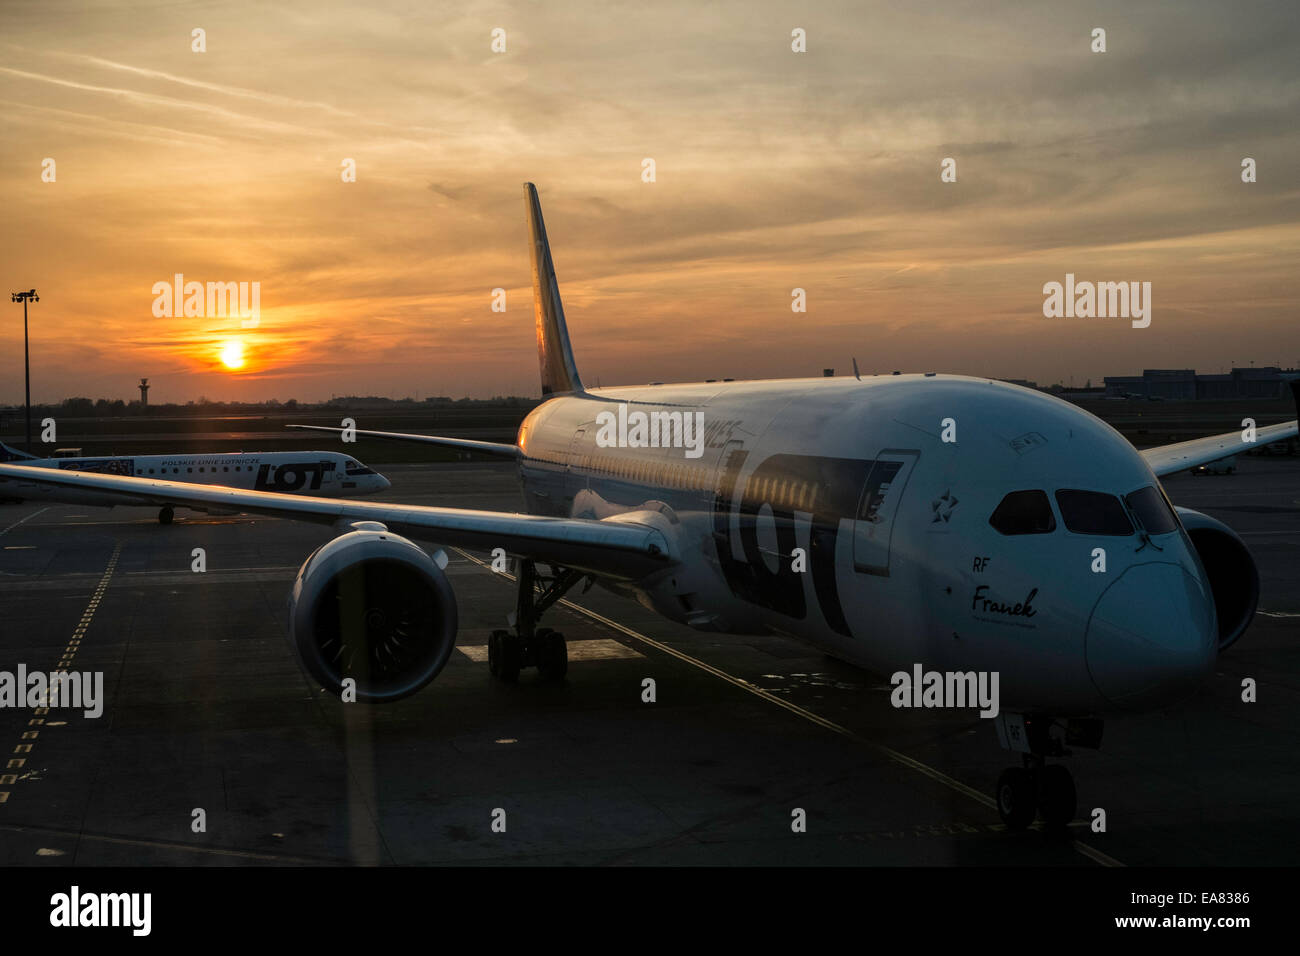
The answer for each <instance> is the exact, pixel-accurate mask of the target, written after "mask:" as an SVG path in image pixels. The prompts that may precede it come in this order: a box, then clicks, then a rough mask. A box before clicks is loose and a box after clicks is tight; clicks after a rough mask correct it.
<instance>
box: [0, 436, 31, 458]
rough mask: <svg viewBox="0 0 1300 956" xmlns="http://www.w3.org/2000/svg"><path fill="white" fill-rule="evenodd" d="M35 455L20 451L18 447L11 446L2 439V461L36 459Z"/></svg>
mask: <svg viewBox="0 0 1300 956" xmlns="http://www.w3.org/2000/svg"><path fill="white" fill-rule="evenodd" d="M35 460H36V456H35V455H29V454H27V452H25V451H19V450H18V449H17V448H10V447H9V446H8V445H6V444H5V443H4V442H2V441H0V461H35Z"/></svg>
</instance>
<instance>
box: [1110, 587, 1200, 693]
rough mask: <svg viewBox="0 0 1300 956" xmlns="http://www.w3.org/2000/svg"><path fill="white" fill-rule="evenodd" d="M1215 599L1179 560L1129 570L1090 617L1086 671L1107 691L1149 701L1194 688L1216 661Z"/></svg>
mask: <svg viewBox="0 0 1300 956" xmlns="http://www.w3.org/2000/svg"><path fill="white" fill-rule="evenodd" d="M1216 632H1217V627H1216V620H1215V616H1214V599H1213V597H1212V596H1211V595H1210V593H1209V592H1208V591H1207V589H1206V588H1205V587H1203V586H1202V584H1201V582H1200V581H1198V580H1197V579H1196V578H1195V577H1193V576H1192V575H1191V574H1189V573H1188V572H1187V571H1186V570H1185V569H1184V568H1182V567H1180V566H1179V565H1176V564H1169V563H1164V562H1153V563H1150V564H1139V565H1137V566H1135V567H1131V568H1128V569H1127V570H1126V571H1124V573H1123V574H1121V575H1120V576H1119V578H1118V580H1116V581H1115V582H1114V583H1113V584H1111V585H1110V587H1108V588H1106V590H1105V591H1103V592H1102V595H1101V598H1100V599H1099V600H1098V601H1097V606H1096V607H1094V608H1093V611H1092V617H1091V618H1090V619H1089V621H1088V630H1087V637H1086V647H1087V652H1086V653H1087V660H1088V672H1089V673H1090V674H1091V675H1092V682H1093V684H1095V685H1096V686H1097V689H1098V690H1099V691H1101V693H1102V696H1104V697H1106V698H1108V699H1109V700H1111V701H1113V702H1115V703H1123V704H1125V705H1136V706H1146V705H1152V704H1156V703H1160V702H1164V701H1170V700H1176V699H1177V698H1179V697H1182V696H1185V695H1186V694H1188V693H1190V692H1191V691H1192V690H1193V689H1194V688H1195V687H1196V685H1197V684H1198V683H1199V682H1200V680H1201V679H1202V678H1204V677H1205V676H1206V675H1207V674H1208V673H1209V672H1210V670H1211V669H1212V668H1213V666H1214V661H1215V657H1216V656H1217V648H1218V639H1217V634H1216Z"/></svg>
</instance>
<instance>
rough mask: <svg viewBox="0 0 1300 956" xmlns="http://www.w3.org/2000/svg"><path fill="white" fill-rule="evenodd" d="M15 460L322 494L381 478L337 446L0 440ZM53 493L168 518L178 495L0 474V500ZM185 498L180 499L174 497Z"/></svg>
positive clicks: (353, 489)
mask: <svg viewBox="0 0 1300 956" xmlns="http://www.w3.org/2000/svg"><path fill="white" fill-rule="evenodd" d="M5 461H8V462H14V463H16V464H19V465H22V466H23V467H25V468H57V469H60V470H63V471H75V472H80V473H83V474H86V473H89V474H101V475H125V476H127V477H133V476H134V477H144V478H147V477H149V476H151V475H157V476H158V477H160V478H167V479H168V480H170V481H172V482H184V483H186V484H200V485H224V486H226V487H229V488H241V489H246V490H250V491H276V492H280V493H282V494H311V495H318V496H320V497H324V498H352V497H355V496H357V495H372V494H375V493H376V492H379V491H386V490H387V489H389V488H391V487H392V485H391V484H390V483H389V481H388V479H387V478H385V477H384V476H383V475H381V474H379V473H378V472H376V471H375V470H374V469H373V468H367V467H366V466H365V465H363V464H361V462H359V461H357V460H356V459H355V458H353V457H351V456H350V455H343V454H340V453H339V452H336V451H270V452H236V453H223V454H214V455H134V456H128V455H109V456H101V457H96V458H82V457H71V458H64V457H59V458H37V457H36V456H35V455H29V454H27V453H26V452H21V451H19V450H18V449H16V448H10V447H9V446H8V445H6V444H5V443H4V442H0V462H5ZM28 500H30V501H55V502H59V503H62V504H71V505H93V506H96V507H101V508H112V507H113V506H114V505H128V504H139V505H157V506H158V521H159V523H161V524H171V523H172V519H173V518H174V517H175V514H176V512H175V509H176V506H177V504H178V503H177V502H173V501H170V500H169V499H165V498H159V497H156V496H151V495H147V494H137V495H135V496H134V497H133V499H130V500H128V499H127V498H125V497H124V496H123V495H122V494H120V493H118V492H108V493H105V492H103V491H99V490H97V489H95V488H88V487H83V486H75V485H55V484H49V483H47V482H38V481H28V480H11V479H8V478H6V477H5V476H3V475H0V501H28ZM179 504H184V503H179ZM187 507H190V508H193V509H194V510H196V511H207V512H209V513H212V514H234V513H236V512H237V511H238V510H239V509H237V508H236V509H234V510H231V509H229V508H221V507H220V506H205V507H202V508H199V507H197V506H196V505H187Z"/></svg>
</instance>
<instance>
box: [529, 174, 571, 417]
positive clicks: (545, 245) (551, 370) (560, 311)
mask: <svg viewBox="0 0 1300 956" xmlns="http://www.w3.org/2000/svg"><path fill="white" fill-rule="evenodd" d="M524 204H525V206H526V207H527V209H528V232H529V238H530V239H531V241H532V255H533V316H534V318H535V319H536V321H537V360H538V363H539V364H540V365H541V371H542V397H543V398H548V397H550V396H551V395H559V394H563V393H565V392H581V391H583V388H582V379H580V378H579V377H578V366H577V365H576V364H575V363H574V361H573V349H572V347H571V346H570V345H569V330H568V328H567V327H566V326H565V324H564V306H563V305H562V304H561V303H560V287H559V284H558V283H557V282H556V280H555V264H554V263H553V262H552V261H551V244H550V243H549V242H548V241H547V239H546V223H544V222H543V221H542V204H541V201H540V200H539V199H538V198H537V187H536V186H534V185H533V184H532V183H524Z"/></svg>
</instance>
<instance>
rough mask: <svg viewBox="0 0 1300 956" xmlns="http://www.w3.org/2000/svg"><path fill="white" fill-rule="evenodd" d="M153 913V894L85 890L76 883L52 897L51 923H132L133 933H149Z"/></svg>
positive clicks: (60, 924)
mask: <svg viewBox="0 0 1300 956" xmlns="http://www.w3.org/2000/svg"><path fill="white" fill-rule="evenodd" d="M152 915H153V894H152V893H82V892H81V887H79V886H75V885H74V886H73V887H72V889H71V890H70V891H69V892H67V893H55V894H54V895H53V896H51V897H50V925H51V926H60V927H77V926H129V927H130V928H131V934H132V935H133V936H148V935H149V931H150V929H151V928H152V924H153V919H152Z"/></svg>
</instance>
